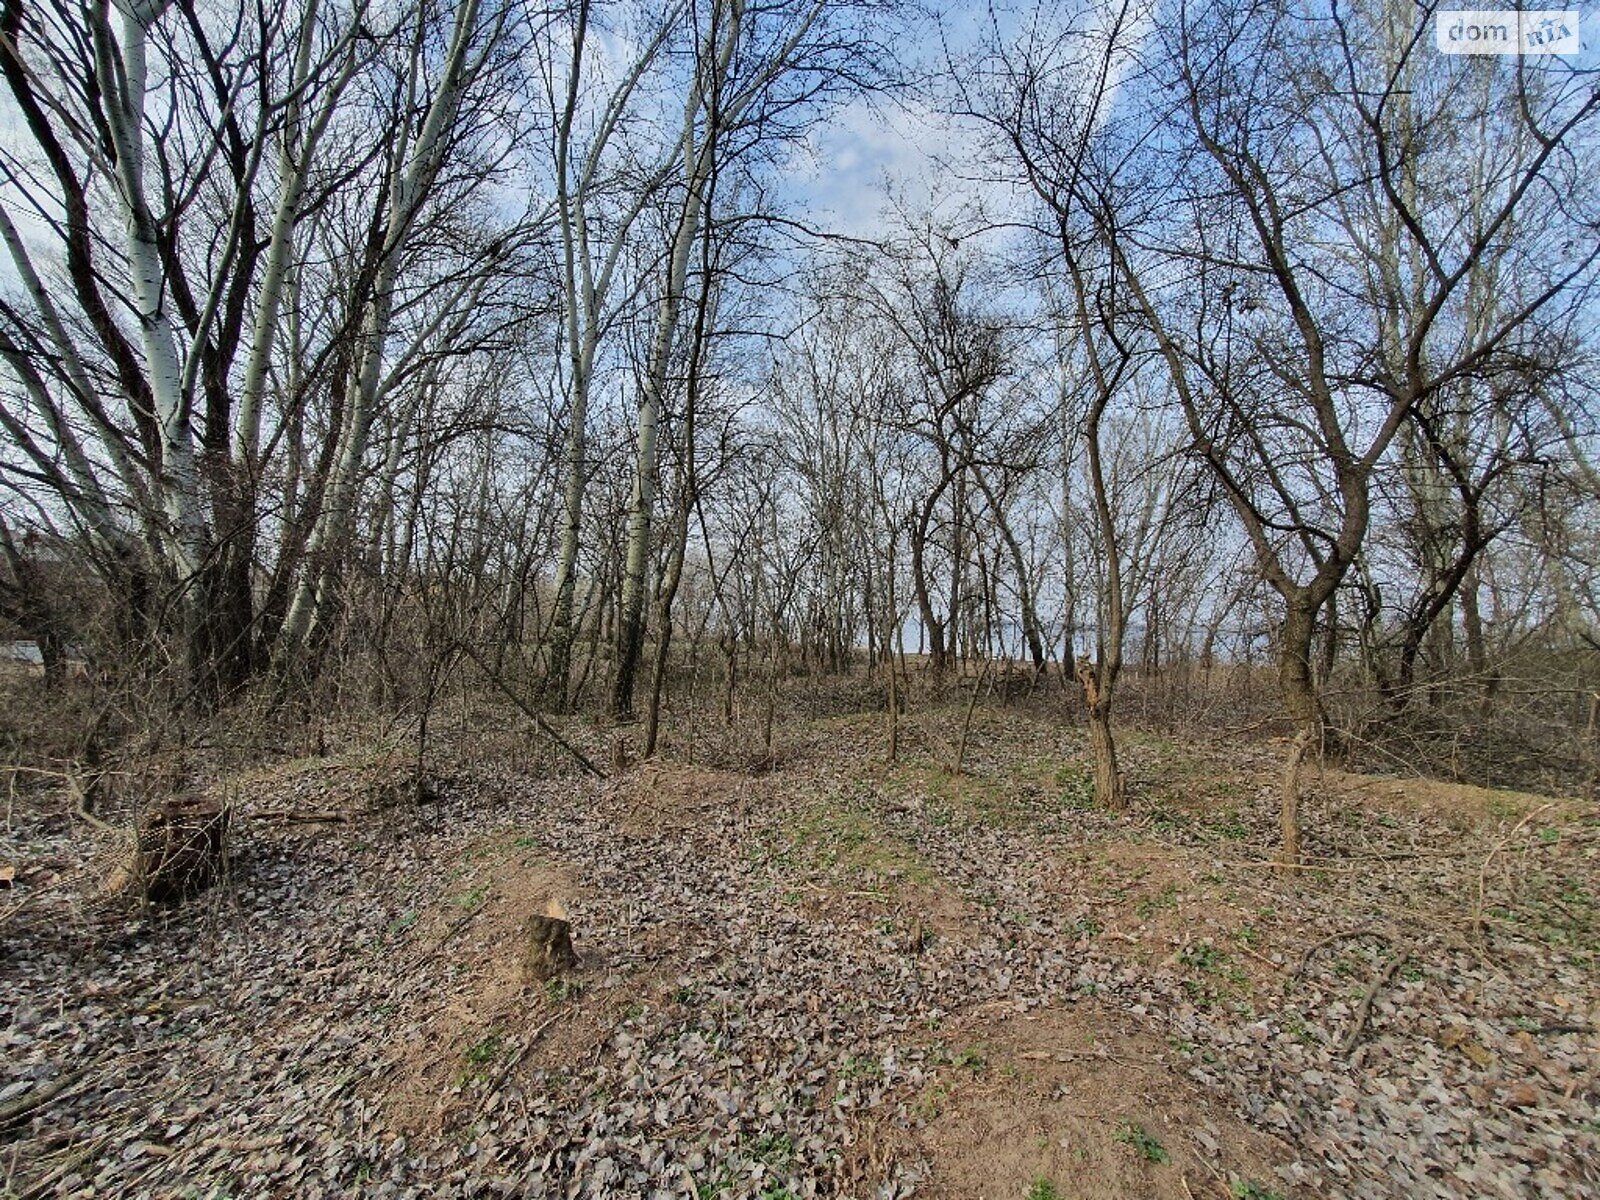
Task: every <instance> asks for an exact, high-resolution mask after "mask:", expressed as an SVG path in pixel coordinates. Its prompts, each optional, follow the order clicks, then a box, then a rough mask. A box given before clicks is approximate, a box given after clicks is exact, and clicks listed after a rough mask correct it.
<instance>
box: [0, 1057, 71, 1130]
mask: <svg viewBox="0 0 1600 1200" xmlns="http://www.w3.org/2000/svg"><path fill="white" fill-rule="evenodd" d="M88 1073H89V1071H88V1069H87V1068H85V1069H84V1070H81V1071H70V1072H68V1073H67V1074H65V1075H60V1076H57V1077H56V1078H55V1079H52V1080H51V1081H50V1082H49V1083H47V1084H45V1085H44V1086H42V1087H38V1088H35V1089H34V1090H33V1091H31V1092H28V1093H26V1094H25V1095H22V1096H19V1097H17V1098H16V1099H15V1100H12V1101H9V1102H8V1103H6V1104H3V1105H0V1129H9V1128H11V1126H13V1125H16V1124H18V1123H19V1122H21V1121H23V1120H26V1119H27V1118H28V1117H31V1116H32V1115H33V1114H34V1113H36V1112H37V1111H38V1110H39V1109H41V1108H43V1107H44V1106H45V1105H47V1104H49V1103H50V1102H51V1101H52V1100H54V1099H55V1098H56V1097H57V1096H60V1095H61V1094H62V1093H63V1092H65V1091H66V1090H67V1089H68V1088H71V1087H72V1086H74V1085H75V1084H77V1083H79V1082H80V1081H81V1080H82V1079H83V1078H84V1076H86V1075H88Z"/></svg>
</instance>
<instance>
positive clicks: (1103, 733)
mask: <svg viewBox="0 0 1600 1200" xmlns="http://www.w3.org/2000/svg"><path fill="white" fill-rule="evenodd" d="M1107 674H1108V673H1107V672H1104V671H1102V670H1100V669H1097V668H1096V667H1095V665H1094V664H1093V663H1091V662H1090V661H1089V660H1088V659H1087V658H1080V659H1079V660H1078V666H1077V675H1078V682H1079V684H1081V685H1082V687H1083V703H1084V707H1085V708H1086V709H1087V710H1088V713H1089V752H1090V755H1091V756H1092V758H1093V760H1094V802H1095V804H1097V805H1098V806H1099V807H1101V808H1105V809H1109V810H1110V811H1112V812H1125V811H1126V810H1127V807H1128V792H1127V786H1126V783H1125V781H1124V779H1123V777H1122V771H1121V770H1120V769H1119V768H1118V766H1117V741H1116V737H1115V736H1114V735H1113V734H1112V732H1111V698H1112V695H1113V694H1114V691H1115V684H1114V681H1112V680H1109V679H1107V678H1106V675H1107Z"/></svg>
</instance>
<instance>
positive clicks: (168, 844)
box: [133, 797, 229, 903]
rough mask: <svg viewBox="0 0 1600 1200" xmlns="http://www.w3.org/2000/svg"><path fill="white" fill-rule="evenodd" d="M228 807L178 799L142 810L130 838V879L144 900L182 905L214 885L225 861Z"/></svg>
mask: <svg viewBox="0 0 1600 1200" xmlns="http://www.w3.org/2000/svg"><path fill="white" fill-rule="evenodd" d="M228 817H229V813H228V810H227V809H226V808H224V807H223V806H222V805H220V804H218V803H216V802H215V801H212V800H204V799H200V798H197V797H180V798H177V799H173V800H167V801H163V802H162V803H160V804H158V805H156V806H154V807H152V808H150V809H148V810H146V812H145V814H144V816H143V817H142V818H141V819H140V821H139V828H138V832H137V834H136V835H135V839H134V852H133V876H134V878H135V879H136V880H138V882H139V886H140V889H141V890H142V892H143V893H144V897H145V899H146V900H150V901H154V902H157V903H161V902H166V901H172V900H182V899H183V898H184V897H186V896H192V895H194V894H195V893H196V892H200V891H204V890H205V889H206V888H208V887H210V886H211V885H212V884H213V883H215V882H216V881H217V878H218V877H219V876H220V875H221V874H222V868H223V866H224V865H225V863H226V858H227V836H228Z"/></svg>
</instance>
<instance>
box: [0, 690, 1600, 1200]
mask: <svg viewBox="0 0 1600 1200" xmlns="http://www.w3.org/2000/svg"><path fill="white" fill-rule="evenodd" d="M960 716H961V714H960V712H959V711H956V710H954V709H939V710H926V711H924V712H923V713H921V714H919V715H918V716H916V717H914V718H910V719H908V720H907V722H906V724H905V726H904V730H903V732H904V734H905V745H904V752H903V755H902V761H901V763H900V764H899V765H897V766H894V767H890V766H887V765H885V764H884V762H883V753H882V751H883V743H882V729H881V725H882V718H881V716H859V717H846V718H833V719H817V720H802V719H800V718H798V717H797V718H796V719H795V720H793V721H791V722H790V723H789V724H788V725H787V726H786V727H785V729H784V736H783V738H782V739H781V742H782V747H783V753H782V755H781V757H780V761H779V762H778V763H777V765H776V767H775V769H773V770H770V771H767V772H765V773H760V774H752V773H749V772H747V771H741V770H732V769H717V768H714V767H710V766H704V765H691V764H688V763H687V762H684V761H681V759H682V757H683V753H684V748H683V747H678V748H676V750H675V753H676V754H677V756H678V759H677V760H672V761H662V762H656V763H647V764H644V765H642V766H635V767H633V768H631V769H629V770H626V771H624V772H621V773H619V774H617V775H616V776H615V777H613V778H611V779H609V780H606V781H604V782H601V781H597V780H591V779H587V778H584V777H582V776H578V775H574V774H571V773H570V770H569V768H568V767H565V766H560V767H558V766H557V763H556V760H554V759H553V758H551V757H550V755H549V752H548V751H547V749H546V748H544V747H543V746H542V745H541V744H540V742H539V740H538V735H537V734H536V733H534V732H533V731H531V730H514V729H512V728H511V727H510V725H509V720H510V718H509V717H506V716H505V715H504V714H500V715H498V716H496V717H494V718H493V719H492V720H491V719H489V718H482V719H480V717H479V716H478V715H477V714H471V713H469V714H465V715H464V716H463V717H462V718H460V719H459V720H457V721H455V722H454V724H456V725H457V726H458V727H457V728H456V729H455V730H454V731H447V733H446V734H445V735H444V739H443V746H442V748H441V750H440V751H439V752H438V754H437V755H435V757H434V759H433V765H432V770H433V774H434V777H435V778H436V780H437V783H438V795H437V800H436V801H435V802H432V803H425V804H421V805H417V804H414V803H411V802H405V803H399V802H396V800H395V794H396V789H395V788H394V786H393V781H394V779H395V778H397V777H399V775H400V769H399V767H398V766H397V765H396V763H395V762H394V761H392V759H389V758H385V757H384V756H383V755H382V754H381V753H379V752H378V751H377V750H375V749H373V746H374V744H375V743H374V742H372V741H368V742H367V743H366V744H365V747H363V744H362V743H361V742H360V740H359V739H355V738H348V739H345V742H344V744H343V746H342V748H336V749H335V751H334V752H332V753H329V754H327V755H324V756H313V757H304V758H289V757H281V758H280V759H279V760H277V761H274V762H272V763H271V765H268V766H258V767H256V768H253V769H243V768H239V767H230V768H227V769H223V768H221V767H220V766H219V767H217V768H216V769H215V770H214V771H213V772H212V773H213V775H214V776H215V782H214V785H213V786H214V790H215V792H216V794H217V795H218V796H219V797H222V798H225V799H227V800H229V801H231V802H232V803H233V804H234V805H235V806H236V812H237V820H236V823H235V830H234V838H233V852H234V856H233V860H232V864H231V873H230V878H229V879H228V880H227V881H226V882H225V884H223V885H222V886H219V887H216V888H213V889H212V890H211V891H210V892H208V893H206V894H205V895H204V896H202V897H200V898H198V899H196V900H191V901H189V902H188V903H186V904H184V905H181V906H178V907H176V908H171V909H149V910H142V911H141V910H138V909H133V908H130V907H129V906H128V905H127V904H126V903H125V902H122V901H108V900H101V899H96V898H95V897H94V889H95V888H96V887H97V886H98V885H99V883H100V882H101V881H103V879H104V878H105V875H106V873H107V870H108V866H109V864H110V863H111V862H112V861H113V860H114V859H115V857H116V855H117V853H118V843H117V839H116V837H115V836H114V835H113V834H110V833H107V832H102V831H95V830H90V829H88V828H87V827H86V826H84V825H83V824H81V823H80V822H78V821H77V819H76V818H74V817H72V816H71V815H70V806H69V805H67V803H66V802H65V800H64V799H63V798H62V797H60V796H57V795H56V794H55V793H53V792H45V791H43V790H39V791H32V792H29V791H24V792H21V793H19V794H18V795H17V796H16V797H15V798H14V801H13V803H12V805H11V806H10V809H9V811H8V814H7V832H6V835H5V839H4V841H3V842H0V871H3V869H4V868H5V867H6V866H10V867H12V868H14V871H15V878H14V879H13V880H12V881H11V882H10V884H9V886H8V887H7V889H6V890H4V891H0V1114H4V1113H9V1114H10V1115H9V1116H8V1117H7V1118H6V1121H7V1126H8V1127H6V1128H3V1129H0V1196H5V1197H13V1196H16V1197H22V1196H30V1197H31V1196H57V1195H61V1196H66V1195H73V1196H153V1197H154V1196H160V1197H169V1196H174V1197H175V1196H193V1197H223V1196H235V1197H255V1196H268V1195H270V1196H294V1197H311V1196H355V1195H360V1196H397V1197H398V1196H440V1197H442V1196H462V1197H465V1196H494V1195H507V1196H530V1197H542V1196H550V1197H557V1196H560V1197H579V1196H584V1197H588V1196H593V1197H649V1198H652V1200H653V1198H655V1197H706V1198H709V1197H715V1196H727V1197H764V1198H767V1200H780V1198H783V1197H791V1198H794V1197H804V1196H850V1197H863V1198H865V1197H900V1196H928V1197H946V1198H949V1200H968V1198H974V1200H975V1198H987V1197H995V1198H1014V1200H1025V1198H1026V1200H1050V1198H1051V1197H1057V1198H1064V1197H1085V1198H1101V1197H1157V1198H1161V1200H1168V1198H1171V1200H1191V1198H1193V1200H1200V1198H1202V1197H1211V1198H1213V1200H1216V1198H1223V1197H1233V1198H1235V1200H1240V1198H1254V1200H1266V1198H1267V1197H1272V1196H1278V1197H1283V1198H1292V1197H1319V1196H1329V1197H1346V1196H1348V1197H1380V1196H1461V1197H1469V1196H1470V1197H1480V1196H1540V1197H1558V1196H1569V1197H1578V1196H1596V1195H1600V1113H1597V1107H1596V1106H1597V1101H1600V972H1597V961H1596V956H1597V953H1600V813H1597V810H1596V808H1595V806H1594V805H1593V804H1586V803H1582V802H1579V801H1575V800H1553V799H1550V798H1547V797H1538V796H1531V795H1525V794H1520V793H1510V792H1489V791H1484V790H1480V789H1474V788H1470V787H1465V786H1455V785H1444V784H1440V783H1435V782H1429V781H1422V780H1414V779H1413V780H1402V779H1393V778H1379V777H1373V776H1355V775H1345V774H1339V773H1335V772H1329V773H1328V774H1327V775H1326V776H1324V777H1323V778H1322V779H1321V780H1320V781H1318V782H1317V784H1316V786H1315V788H1314V791H1315V798H1314V800H1313V801H1312V802H1311V803H1310V804H1309V806H1308V811H1307V813H1306V825H1307V830H1308V840H1307V848H1308V851H1309V856H1310V861H1311V863H1312V864H1313V866H1314V868H1315V869H1311V870H1307V871H1302V872H1299V873H1295V874H1292V875H1286V874H1283V873H1280V872H1277V871H1274V870H1271V869H1269V868H1268V867H1267V865H1266V860H1267V859H1269V858H1270V856H1271V853H1272V849H1273V845H1274V839H1275V833H1276V811H1275V798H1274V793H1273V783H1274V780H1275V778H1276V770H1277V763H1278V758H1279V754H1280V753H1281V747H1280V746H1278V745H1275V744H1272V743H1270V742H1257V743H1249V744H1235V745H1231V746H1228V747H1221V748H1219V747H1216V746H1207V745H1198V744H1189V743H1186V742H1183V741H1180V740H1174V739H1172V738H1168V737H1164V736H1156V735H1152V734H1144V733H1138V732H1133V731H1128V732H1127V733H1126V736H1125V757H1126V762H1125V766H1126V769H1127V771H1128V775H1129V783H1130V794H1131V795H1132V797H1133V799H1134V805H1135V809H1134V812H1133V814H1132V815H1131V816H1129V817H1127V818H1115V817H1111V816H1108V815H1105V814H1102V813H1098V812H1095V811H1092V810H1091V809H1089V808H1088V807H1087V806H1086V799H1087V791H1088V771H1087V761H1086V752H1085V748H1084V743H1083V738H1082V736H1081V734H1080V732H1079V731H1078V730H1077V729H1076V728H1073V727H1071V726H1069V725H1067V724H1065V723H1063V722H1062V721H1061V720H1059V719H1055V718H1052V717H1049V716H1046V715H1042V714H1038V713H1034V714H1029V713H1024V712H1022V711H1019V710H1002V709H998V708H996V709H992V710H983V709H980V710H979V711H978V713H977V717H976V721H975V724H974V728H973V731H972V736H971V740H970V743H969V745H968V750H967V763H966V770H965V772H964V773H963V774H962V775H961V776H959V777H956V776H952V775H951V774H950V773H949V772H948V771H946V770H945V769H944V768H943V767H942V766H940V765H938V764H939V763H940V762H945V761H948V759H949V748H950V746H951V745H952V744H953V743H954V740H955V737H956V729H957V727H958V725H959V722H960ZM706 725H707V726H708V727H709V726H713V725H715V722H714V721H708V722H706ZM572 730H573V736H574V737H575V738H578V739H586V744H588V745H590V746H591V747H592V748H593V749H594V752H595V753H596V754H597V755H600V754H602V753H603V745H604V737H603V735H602V734H601V733H600V732H599V731H597V730H594V729H592V728H589V727H586V726H582V725H576V724H575V725H574V726H573V727H572ZM706 736H707V737H708V738H709V736H710V735H706ZM713 750H714V746H713V745H712V744H711V742H710V741H709V740H708V741H707V742H706V743H705V744H704V745H703V746H702V748H701V756H702V757H710V758H711V759H712V760H713V761H716V760H717V755H716V754H715V753H713ZM724 757H725V758H726V759H727V761H728V762H729V763H733V762H735V760H736V758H737V756H736V755H731V754H730V755H727V756H724ZM105 815H107V816H108V819H109V818H110V817H112V816H114V815H115V814H112V813H107V814H105ZM335 815H336V816H338V817H340V818H342V820H339V821H332V820H325V821H316V822H311V821H307V820H304V819H303V818H306V817H315V816H335ZM550 898H555V899H558V900H560V901H562V902H563V903H564V904H565V905H566V906H567V908H568V909H569V911H570V913H571V918H572V923H573V930H574V940H575V944H576V947H577V950H578V953H579V955H580V957H581V964H580V967H579V969H578V971H577V972H576V973H575V975H573V976H572V978H570V979H567V980H562V981H558V982H556V983H553V984H550V985H546V986H538V985H532V986H526V985H524V983H523V982H522V978H521V969H520V946H519V939H518V928H519V926H520V924H521V922H522V921H523V919H524V918H525V917H526V916H527V915H528V914H530V913H533V912H539V911H542V910H543V907H544V905H545V903H546V901H547V900H548V899H550ZM1369 997H1370V1004H1366V1003H1364V1002H1366V1001H1367V1000H1368V998H1369ZM46 1096H48V1099H43V1098H44V1097H46ZM30 1098H31V1101H39V1102H38V1103H35V1104H32V1106H31V1107H29V1105H30ZM19 1110H20V1111H19Z"/></svg>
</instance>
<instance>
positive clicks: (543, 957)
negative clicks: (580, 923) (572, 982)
mask: <svg viewBox="0 0 1600 1200" xmlns="http://www.w3.org/2000/svg"><path fill="white" fill-rule="evenodd" d="M526 931H527V943H526V946H525V948H524V951H523V959H522V970H523V975H524V976H525V977H526V978H527V980H528V982H530V983H543V982H545V981H546V980H547V979H553V978H555V977H556V976H557V975H560V974H561V973H562V972H563V971H570V970H572V968H574V967H576V966H577V965H578V956H577V955H576V954H574V953H573V951H572V925H571V923H570V922H569V921H568V920H567V910H566V909H565V908H563V907H562V906H561V905H560V904H559V903H558V902H557V901H554V900H552V901H550V903H549V905H547V906H546V908H545V911H544V914H543V915H537V914H536V915H534V916H531V917H529V918H528V923H527V926H526Z"/></svg>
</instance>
